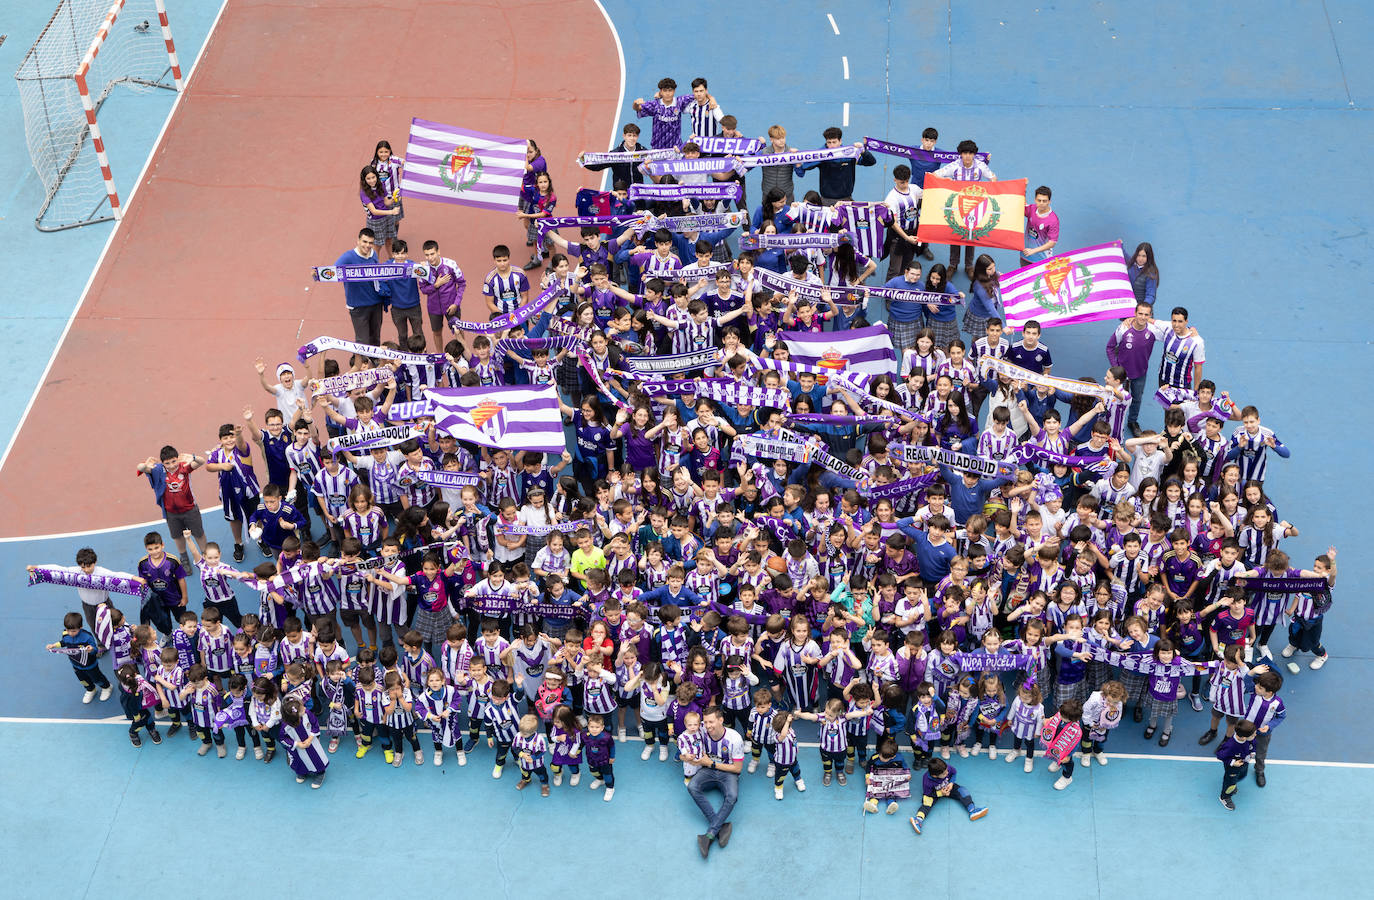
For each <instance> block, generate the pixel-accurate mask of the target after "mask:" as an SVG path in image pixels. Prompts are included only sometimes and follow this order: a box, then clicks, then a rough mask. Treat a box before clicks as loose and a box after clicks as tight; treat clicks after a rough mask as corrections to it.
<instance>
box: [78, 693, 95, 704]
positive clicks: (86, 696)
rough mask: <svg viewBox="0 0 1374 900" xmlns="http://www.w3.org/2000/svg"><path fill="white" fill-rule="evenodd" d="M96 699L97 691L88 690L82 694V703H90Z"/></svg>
mask: <svg viewBox="0 0 1374 900" xmlns="http://www.w3.org/2000/svg"><path fill="white" fill-rule="evenodd" d="M94 699H95V691H87V692H86V693H84V694H82V695H81V702H82V703H90V702H91V701H92V700H94Z"/></svg>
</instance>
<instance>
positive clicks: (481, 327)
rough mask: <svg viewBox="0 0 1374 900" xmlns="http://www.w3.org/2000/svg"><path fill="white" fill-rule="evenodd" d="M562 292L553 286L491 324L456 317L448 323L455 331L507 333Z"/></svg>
mask: <svg viewBox="0 0 1374 900" xmlns="http://www.w3.org/2000/svg"><path fill="white" fill-rule="evenodd" d="M562 291H563V289H562V288H561V287H560V286H558V285H556V284H551V285H549V286H548V287H546V288H544V290H543V292H542V293H541V294H540V295H539V296H538V297H535V298H534V299H533V300H531V301H530V302H529V303H526V304H525V305H524V306H521V307H518V308H516V309H513V310H511V311H510V312H508V313H503V314H501V315H499V316H497V317H496V318H494V319H492V320H491V321H490V322H464V321H463V320H462V319H460V318H458V317H457V316H454V317H453V318H451V319H449V320H448V323H449V325H451V326H452V327H453V330H454V331H458V330H462V331H475V332H478V333H481V334H492V333H494V332H497V331H505V330H506V329H508V328H518V327H519V326H521V325H524V324H525V323H526V322H528V321H529V320H530V319H532V318H534V317H535V315H536V314H537V313H538V312H539V311H540V310H542V309H543V308H544V307H546V306H548V305H549V303H550V301H552V300H553V299H554V298H555V297H557V296H558V295H559V294H560V293H562Z"/></svg>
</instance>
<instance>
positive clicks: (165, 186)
mask: <svg viewBox="0 0 1374 900" xmlns="http://www.w3.org/2000/svg"><path fill="white" fill-rule="evenodd" d="M555 23H556V25H555ZM619 90H620V61H619V54H618V52H617V48H616V44H615V38H614V35H613V34H612V32H611V30H610V28H609V27H608V25H607V24H606V21H605V19H604V18H603V17H602V15H601V12H600V11H599V9H598V8H597V6H596V4H595V3H593V2H590V0H564V2H520V0H501V2H491V3H473V2H461V3H459V2H453V3H443V2H435V0H392V2H390V3H388V4H386V5H385V6H384V7H380V8H379V7H378V6H377V5H376V4H374V3H370V2H363V0H309V2H307V0H282V2H274V3H271V4H255V3H249V2H244V0H229V2H228V5H227V8H226V9H225V11H224V14H223V17H222V18H221V20H220V22H219V26H218V28H217V29H216V31H215V33H214V34H213V36H212V37H211V40H210V42H209V43H208V45H207V46H206V48H205V50H204V56H203V57H202V59H201V62H200V65H199V68H198V69H197V71H196V74H195V78H194V79H193V80H192V83H191V84H190V86H189V88H188V93H187V95H186V96H185V97H184V98H183V99H182V103H181V105H180V107H179V108H178V109H177V111H176V113H175V115H174V117H173V119H172V121H171V122H170V123H169V125H168V128H167V131H166V134H165V136H164V138H163V140H162V143H161V145H160V146H159V147H158V148H157V149H156V150H155V151H154V154H155V156H154V159H153V161H152V164H151V165H150V167H149V169H148V172H147V175H146V180H145V182H144V183H143V184H142V185H141V186H140V188H139V190H138V195H137V197H136V198H135V199H134V201H133V203H132V204H131V206H130V208H129V210H128V213H127V214H126V217H125V220H124V221H123V222H122V223H121V225H120V226H119V228H118V230H117V232H116V234H115V236H114V239H113V243H112V244H111V246H110V248H109V252H108V253H107V254H106V256H105V257H104V260H103V262H102V263H101V266H100V269H99V271H98V272H97V273H96V276H95V279H94V281H93V283H92V285H91V288H90V292H89V294H88V295H87V297H86V299H85V302H84V304H83V305H82V306H81V308H80V310H79V311H78V313H77V317H76V319H75V321H74V322H73V324H72V327H71V330H70V332H69V333H68V335H67V338H66V341H65V342H64V343H63V344H62V346H61V347H60V349H59V351H58V356H57V359H56V361H55V363H54V365H53V367H52V370H51V371H50V372H49V374H48V377H47V379H46V380H45V381H44V383H43V386H42V388H41V391H40V393H39V395H38V398H37V400H36V401H35V403H34V406H33V408H32V410H31V411H30V413H29V415H28V418H27V420H26V421H25V422H24V423H23V426H22V429H21V431H20V433H19V435H18V436H17V438H16V440H15V444H14V447H13V449H12V451H11V453H10V456H9V459H8V461H7V462H6V464H5V466H4V469H3V470H2V471H0V502H3V504H4V506H5V508H7V509H9V510H10V511H11V512H10V514H9V515H8V516H6V517H5V520H4V523H3V525H0V536H4V537H14V536H24V535H38V534H48V533H56V532H69V531H77V530H86V529H99V528H110V527H117V526H123V525H129V524H133V523H137V522H142V521H148V520H150V519H153V518H156V516H157V508H156V506H155V505H154V503H153V497H152V493H151V492H150V491H149V490H148V486H147V483H146V481H145V480H144V479H143V478H141V477H136V476H135V474H134V466H135V464H136V463H137V462H139V461H141V460H143V459H144V458H146V457H148V456H150V455H153V456H155V455H156V454H157V452H158V448H159V447H161V446H162V445H163V444H168V443H170V444H174V445H175V446H176V447H177V448H178V449H180V450H182V451H183V452H185V451H190V450H194V451H196V452H202V451H204V450H206V449H207V448H209V447H212V446H214V445H215V443H216V438H215V435H216V429H217V428H218V426H219V425H221V424H222V423H224V422H226V421H231V420H234V419H237V418H238V417H239V416H240V411H241V410H242V407H243V405H244V404H245V403H251V404H253V407H254V411H255V413H256V414H257V415H258V417H259V421H261V414H262V410H264V409H266V408H267V406H269V405H270V402H271V398H270V397H269V395H267V394H266V393H264V392H263V391H262V389H261V388H260V387H258V384H257V375H256V373H255V372H254V371H253V366H252V362H253V359H254V357H256V356H258V355H262V356H265V357H266V358H267V360H268V363H269V369H271V368H275V366H276V364H277V363H278V362H281V361H283V360H288V359H291V360H294V357H295V352H294V351H295V349H296V348H297V347H298V346H299V345H300V343H302V342H303V341H306V340H309V339H311V338H314V337H317V336H319V335H322V334H332V335H335V336H338V337H344V338H351V337H352V329H351V327H350V325H349V320H348V315H347V312H346V311H345V307H344V303H343V291H342V288H340V287H339V286H337V285H320V284H313V283H312V282H311V280H310V277H309V267H310V266H312V265H323V264H325V263H332V262H333V261H334V260H335V259H336V258H337V257H338V255H339V254H340V253H341V252H343V251H344V250H346V249H348V248H349V247H351V246H352V245H353V242H354V237H355V235H356V233H357V229H358V228H360V227H361V226H362V225H363V224H364V223H363V215H362V212H361V211H360V209H359V206H358V200H357V182H358V172H359V170H360V169H361V168H362V166H363V165H365V164H366V163H367V161H368V160H369V159H370V158H371V154H372V149H373V146H374V145H375V144H376V142H377V140H379V139H382V138H385V139H387V140H389V141H391V143H392V146H393V147H394V148H395V149H396V152H398V153H404V151H405V143H406V133H407V130H408V128H409V124H410V119H411V117H412V116H418V117H421V118H426V119H431V120H433V121H437V122H445V123H449V124H453V125H459V126H462V127H465V128H471V129H475V130H479V131H486V132H491V133H494V134H504V135H510V136H513V137H532V138H534V139H535V140H536V141H538V142H539V144H540V147H541V149H542V150H543V152H544V154H545V156H546V157H547V159H548V160H549V161H550V171H551V172H552V173H553V176H554V183H555V188H556V190H557V192H558V194H559V196H560V198H561V201H560V206H559V211H560V212H561V213H563V214H568V213H567V212H566V211H567V210H569V209H571V207H572V198H573V195H574V194H575V193H576V191H577V188H578V187H579V186H580V185H581V184H582V182H583V179H584V178H586V180H587V181H588V183H594V182H592V179H593V178H595V177H596V176H594V175H593V176H588V175H587V174H586V173H584V172H583V171H582V170H581V169H580V168H578V167H577V165H576V163H575V162H574V160H575V157H576V155H577V153H578V152H579V151H581V150H585V149H589V148H597V149H599V148H601V147H602V146H608V145H607V144H606V141H607V140H608V138H609V137H610V136H611V134H612V131H613V130H615V128H616V125H615V123H614V116H615V114H616V104H617V102H618V99H619ZM400 236H401V237H404V238H406V239H407V240H408V241H409V243H410V246H411V249H412V254H413V255H414V256H418V255H419V250H420V243H421V242H422V241H424V240H426V239H429V238H434V239H436V240H438V241H439V242H440V245H441V247H442V249H443V252H444V253H445V255H449V256H454V257H456V258H457V260H458V263H459V265H460V266H462V268H463V271H464V274H465V275H466V277H467V280H468V290H467V294H466V298H465V303H464V310H465V312H466V313H467V314H469V315H470V316H474V317H481V318H483V319H484V318H485V313H484V312H483V310H484V308H485V307H484V306H483V304H482V302H481V299H480V287H481V280H482V277H483V275H485V273H486V272H487V270H488V269H489V268H490V266H491V257H490V248H491V246H492V245H493V244H496V243H505V244H509V245H511V246H512V253H513V255H515V256H517V257H519V255H520V253H521V251H523V250H524V231H523V228H522V227H521V225H520V223H518V222H517V220H516V219H515V218H514V216H510V217H505V216H503V215H501V214H498V213H491V212H486V211H480V210H471V209H467V208H465V207H459V206H451V205H448V204H437V203H427V202H424V201H417V200H411V201H409V202H407V204H406V217H405V219H404V220H403V221H402V223H401V228H400ZM535 274H537V273H535ZM383 334H384V335H385V334H391V335H392V336H393V337H394V334H395V331H394V326H392V325H391V324H390V321H389V320H388V321H387V323H386V324H385V326H384V328H383ZM54 469H57V470H60V471H61V472H62V476H63V479H64V484H63V490H62V492H61V493H62V495H63V496H65V497H68V498H71V497H81V498H85V499H84V500H83V502H82V511H81V513H80V516H79V518H73V516H72V513H71V511H70V510H69V509H68V508H67V507H66V504H62V503H53V502H51V488H50V487H48V485H49V484H50V483H51V482H50V479H48V478H43V477H37V473H40V472H52V471H53V470H54ZM194 487H195V489H196V496H197V499H198V500H199V501H200V502H201V505H202V506H210V505H213V504H214V503H215V480H214V477H213V476H210V475H205V474H201V475H199V476H197V477H196V479H195V481H194Z"/></svg>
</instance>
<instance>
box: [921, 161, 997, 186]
mask: <svg viewBox="0 0 1374 900" xmlns="http://www.w3.org/2000/svg"><path fill="white" fill-rule="evenodd" d="M935 177H937V178H951V179H953V180H955V181H996V180H997V176H996V175H994V174H993V172H992V169H989V168H988V164H987V163H985V162H983V161H982V160H981V159H978V158H977V157H975V158H974V160H973V165H971V166H969V167H968V168H965V167H964V163H963V160H960V159H956V160H954V161H953V162H947V163H945V164H944V165H943V166H941V167H940V168H938V169H936V170H935Z"/></svg>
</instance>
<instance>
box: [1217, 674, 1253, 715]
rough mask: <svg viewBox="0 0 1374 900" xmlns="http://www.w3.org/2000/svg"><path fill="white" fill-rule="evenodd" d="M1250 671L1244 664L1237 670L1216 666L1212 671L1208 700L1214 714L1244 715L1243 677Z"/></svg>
mask: <svg viewBox="0 0 1374 900" xmlns="http://www.w3.org/2000/svg"><path fill="white" fill-rule="evenodd" d="M1249 674H1250V669H1249V668H1248V667H1247V666H1246V665H1245V663H1241V664H1240V668H1238V669H1228V668H1226V666H1224V665H1221V666H1217V667H1216V668H1215V669H1213V670H1212V679H1211V691H1210V694H1209V696H1208V699H1209V700H1211V701H1212V706H1213V707H1214V708H1215V710H1216V712H1219V713H1222V714H1223V715H1227V716H1243V715H1245V709H1246V705H1245V676H1247V675H1249Z"/></svg>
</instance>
